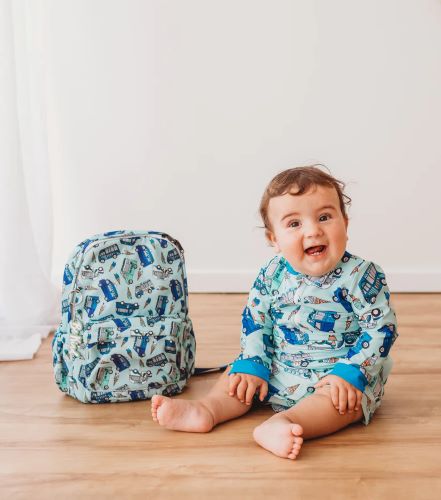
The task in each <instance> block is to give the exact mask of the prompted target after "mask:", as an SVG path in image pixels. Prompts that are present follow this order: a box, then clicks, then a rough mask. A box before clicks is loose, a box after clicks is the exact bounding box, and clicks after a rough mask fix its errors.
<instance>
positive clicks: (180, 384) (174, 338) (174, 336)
mask: <svg viewBox="0 0 441 500" xmlns="http://www.w3.org/2000/svg"><path fill="white" fill-rule="evenodd" d="M195 351H196V340H195V335H194V331H193V326H192V322H191V320H190V318H189V316H188V290H187V276H186V271H185V262H184V251H183V248H182V246H181V245H180V243H179V242H178V241H177V240H175V239H174V238H172V237H171V236H169V235H168V234H165V233H161V232H157V231H144V232H142V231H112V232H107V233H103V234H98V235H96V236H93V237H92V238H90V239H87V240H85V241H83V242H82V243H80V244H79V245H77V246H76V247H75V250H74V251H73V253H72V254H71V256H70V258H69V260H68V263H67V264H66V266H65V269H64V275H63V292H62V320H61V323H60V325H59V327H58V329H57V331H56V333H55V336H54V339H53V342H52V353H53V365H54V374H55V381H56V384H57V385H58V387H59V388H60V389H61V391H63V392H65V393H66V394H68V395H69V396H72V397H73V398H76V399H78V400H80V401H82V402H83V403H107V402H122V401H134V400H140V399H149V398H151V397H152V396H153V395H154V394H164V395H167V396H172V395H175V394H178V393H179V392H181V391H182V389H183V388H184V386H185V384H186V383H187V380H188V379H189V378H190V376H191V375H192V374H193V373H195V366H194V360H195ZM224 368H225V367H220V369H224ZM218 369H219V368H218ZM209 370H212V369H208V368H207V369H203V368H200V369H198V372H204V371H209Z"/></svg>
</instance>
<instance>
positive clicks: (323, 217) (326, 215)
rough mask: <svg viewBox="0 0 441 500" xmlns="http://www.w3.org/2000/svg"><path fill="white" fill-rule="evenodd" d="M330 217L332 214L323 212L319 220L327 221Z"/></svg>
mask: <svg viewBox="0 0 441 500" xmlns="http://www.w3.org/2000/svg"><path fill="white" fill-rule="evenodd" d="M330 218H331V214H323V215H320V218H319V221H320V222H325V221H327V220H329V219H330Z"/></svg>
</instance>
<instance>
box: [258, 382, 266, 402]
mask: <svg viewBox="0 0 441 500" xmlns="http://www.w3.org/2000/svg"><path fill="white" fill-rule="evenodd" d="M267 394H268V384H263V385H261V386H260V389H259V399H260V401H263V400H264V399H265V398H266V395H267Z"/></svg>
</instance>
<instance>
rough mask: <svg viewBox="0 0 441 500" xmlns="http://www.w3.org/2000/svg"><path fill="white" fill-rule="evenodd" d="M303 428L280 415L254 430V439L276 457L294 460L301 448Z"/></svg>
mask: <svg viewBox="0 0 441 500" xmlns="http://www.w3.org/2000/svg"><path fill="white" fill-rule="evenodd" d="M302 434H303V428H302V426H301V425H299V424H293V423H292V422H291V421H290V420H289V419H288V418H286V417H283V416H282V415H274V416H273V417H271V418H270V419H268V420H267V421H266V422H263V423H262V424H260V425H259V426H258V427H256V428H255V429H254V433H253V436H254V439H255V441H256V442H257V443H258V444H260V446H262V447H263V448H265V449H266V450H268V451H270V452H271V453H274V455H277V456H278V457H282V458H289V459H291V460H294V459H295V458H297V455H298V454H299V452H300V448H301V447H302V443H303V438H302V437H301V436H302Z"/></svg>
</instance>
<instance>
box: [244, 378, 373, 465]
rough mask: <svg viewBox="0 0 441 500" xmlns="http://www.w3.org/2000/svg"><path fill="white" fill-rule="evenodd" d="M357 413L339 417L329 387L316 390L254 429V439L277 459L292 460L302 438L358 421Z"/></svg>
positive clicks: (320, 434) (360, 410)
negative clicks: (277, 457)
mask: <svg viewBox="0 0 441 500" xmlns="http://www.w3.org/2000/svg"><path fill="white" fill-rule="evenodd" d="M362 416H363V410H362V409H361V408H359V409H358V411H355V410H354V411H353V412H352V413H349V412H348V411H346V412H345V413H344V414H343V415H340V413H339V412H338V411H337V410H336V409H335V407H334V405H333V403H332V399H331V393H330V388H329V386H324V387H321V388H319V389H317V390H316V391H315V392H314V394H311V395H310V396H308V397H306V398H305V399H302V400H301V401H300V402H299V403H297V404H296V405H295V406H293V407H292V408H290V409H289V410H286V411H282V412H280V413H276V414H275V415H273V416H272V417H271V418H269V419H268V420H266V421H265V422H263V423H262V424H261V425H259V426H258V427H256V428H255V429H254V434H253V435H254V439H255V440H256V442H257V443H258V444H260V446H262V447H263V448H265V449H267V450H269V451H271V452H272V453H274V454H275V455H277V456H279V457H285V458H290V459H294V458H296V457H297V455H298V454H299V452H300V448H301V446H302V443H303V438H304V439H311V438H315V437H319V436H325V435H327V434H332V433H333V432H336V431H338V430H340V429H343V428H344V427H347V426H348V425H350V424H352V423H354V422H357V421H359V420H360V419H361V418H362Z"/></svg>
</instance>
